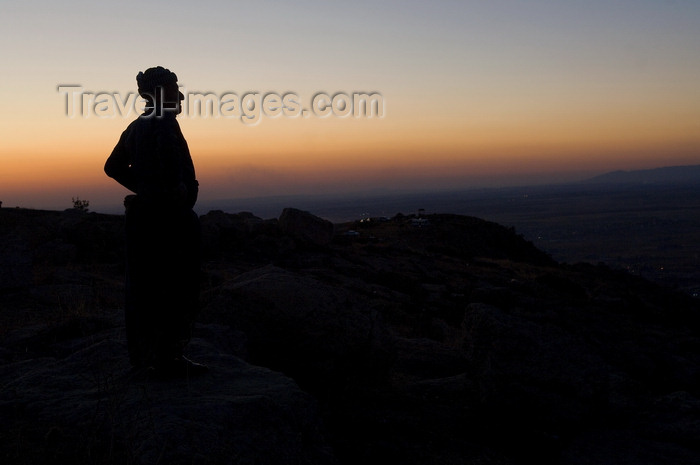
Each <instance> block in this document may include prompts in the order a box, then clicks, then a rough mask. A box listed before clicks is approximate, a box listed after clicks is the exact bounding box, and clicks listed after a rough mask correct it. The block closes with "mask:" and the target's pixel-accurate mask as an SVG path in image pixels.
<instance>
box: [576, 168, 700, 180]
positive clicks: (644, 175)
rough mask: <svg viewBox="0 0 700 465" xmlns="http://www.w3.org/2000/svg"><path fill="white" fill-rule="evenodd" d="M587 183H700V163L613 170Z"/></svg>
mask: <svg viewBox="0 0 700 465" xmlns="http://www.w3.org/2000/svg"><path fill="white" fill-rule="evenodd" d="M583 182H584V183H586V184H678V183H684V184H685V183H700V165H685V166H665V167H661V168H652V169H646V170H632V171H624V170H619V171H611V172H609V173H605V174H601V175H599V176H595V177H593V178H589V179H586V180H585V181H583Z"/></svg>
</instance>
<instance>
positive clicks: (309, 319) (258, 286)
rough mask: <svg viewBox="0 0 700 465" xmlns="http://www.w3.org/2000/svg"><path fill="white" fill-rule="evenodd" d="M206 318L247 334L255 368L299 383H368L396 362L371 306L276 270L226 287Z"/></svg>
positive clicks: (336, 288) (262, 270)
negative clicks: (281, 373)
mask: <svg viewBox="0 0 700 465" xmlns="http://www.w3.org/2000/svg"><path fill="white" fill-rule="evenodd" d="M203 318H209V319H212V320H213V321H217V322H222V323H225V324H228V325H230V326H231V327H232V328H233V329H236V330H240V331H242V332H243V333H245V335H246V337H247V339H248V351H249V354H250V357H251V360H252V361H253V362H254V363H257V364H261V365H265V366H270V367H272V368H274V369H279V370H283V371H285V372H286V373H289V374H291V375H293V376H295V379H305V380H307V381H311V382H313V381H316V380H321V381H322V382H323V383H327V382H330V381H332V380H337V381H343V380H347V379H348V378H353V379H358V378H361V379H365V380H366V379H368V378H375V377H377V376H382V375H383V374H385V373H386V371H387V370H388V367H389V366H390V364H391V363H392V360H393V346H392V340H391V338H390V336H389V334H388V331H387V329H386V327H385V325H384V323H383V321H382V318H381V316H380V314H379V312H378V311H376V310H374V309H373V308H372V306H371V303H370V302H369V301H367V300H364V299H363V298H362V297H361V296H359V295H357V294H355V293H353V292H352V291H349V290H347V289H344V288H343V287H340V286H333V285H331V284H327V283H324V282H321V281H319V280H318V279H316V278H313V277H310V276H304V275H301V274H298V273H294V272H291V271H287V270H285V269H282V268H278V267H275V266H273V265H268V266H264V267H261V268H258V269H255V270H253V271H250V272H248V273H244V274H242V275H240V276H238V277H237V278H235V279H233V280H231V281H229V282H227V283H225V284H224V285H222V286H221V288H220V289H219V291H218V296H217V298H216V299H214V300H213V301H212V302H211V303H210V304H209V305H208V306H207V307H206V308H205V310H204V315H203ZM297 377H299V378H297Z"/></svg>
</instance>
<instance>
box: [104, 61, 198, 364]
mask: <svg viewBox="0 0 700 465" xmlns="http://www.w3.org/2000/svg"><path fill="white" fill-rule="evenodd" d="M136 82H137V84H138V91H139V94H140V95H141V96H142V97H143V98H144V99H145V100H146V107H145V110H144V113H143V114H142V115H140V116H139V117H138V118H137V119H136V120H135V121H133V122H132V123H131V124H130V125H129V126H128V127H127V128H126V130H125V131H124V132H123V133H122V135H121V138H120V139H119V142H118V143H117V145H116V147H115V148H114V150H113V151H112V154H111V155H110V156H109V158H108V159H107V162H106V163H105V173H107V175H108V176H110V177H112V178H114V179H115V180H116V181H117V182H119V183H120V184H121V185H122V186H124V187H126V188H127V189H129V190H131V191H132V192H134V194H135V195H128V196H127V197H126V198H125V199H124V205H125V206H126V255H127V257H126V258H127V267H126V302H125V320H126V335H127V343H128V349H129V359H130V361H131V363H132V365H133V366H134V367H135V368H137V369H139V368H144V369H149V370H151V369H152V370H155V372H156V373H158V374H160V375H166V376H181V375H192V374H199V373H202V372H204V371H206V367H205V366H204V365H200V364H198V363H194V362H192V361H190V360H188V359H187V358H185V357H184V356H183V349H184V347H185V346H186V344H187V343H188V342H189V339H190V336H191V331H192V326H193V324H194V318H195V315H196V313H197V309H198V301H199V271H200V256H199V251H200V227H199V219H198V217H197V215H196V214H195V212H194V211H193V210H192V208H193V206H194V204H195V202H196V201H197V194H198V192H199V183H198V182H197V179H196V177H195V171H194V165H193V163H192V158H191V157H190V151H189V148H188V147H187V142H186V141H185V138H184V136H183V135H182V131H181V130H180V126H179V124H178V122H177V121H176V119H175V117H176V116H177V115H178V114H179V113H180V111H181V107H180V105H181V101H182V100H183V99H184V96H183V95H182V93H181V92H180V90H179V88H178V85H177V76H176V75H175V73H173V72H171V71H170V70H168V69H165V68H163V67H161V66H157V67H154V68H149V69H147V70H146V71H144V72H140V73H139V74H138V76H136Z"/></svg>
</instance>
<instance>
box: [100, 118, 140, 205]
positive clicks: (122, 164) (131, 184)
mask: <svg viewBox="0 0 700 465" xmlns="http://www.w3.org/2000/svg"><path fill="white" fill-rule="evenodd" d="M126 134H127V131H124V133H123V134H122V136H121V137H120V138H119V142H117V145H116V146H115V147H114V150H112V154H111V155H110V156H109V158H107V162H106V163H105V173H106V174H107V176H109V177H110V178H113V179H114V180H116V181H117V182H118V183H119V184H121V185H122V186H124V187H126V188H127V189H129V190H130V191H132V192H134V193H137V194H138V184H137V182H136V179H135V178H134V174H133V172H132V170H131V164H130V160H129V151H128V150H127V148H126V144H125V140H126Z"/></svg>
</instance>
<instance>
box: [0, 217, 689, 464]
mask: <svg viewBox="0 0 700 465" xmlns="http://www.w3.org/2000/svg"><path fill="white" fill-rule="evenodd" d="M201 220H202V226H203V231H204V237H205V241H204V246H205V258H206V260H205V263H204V267H203V273H202V279H201V286H202V303H201V304H202V308H201V315H200V318H199V323H198V325H197V327H196V331H195V334H194V338H193V340H192V343H191V344H190V346H189V355H190V356H191V357H192V358H194V359H196V360H198V361H202V362H204V363H207V364H208V365H209V366H210V368H211V372H210V373H209V374H207V375H205V376H203V377H199V378H193V379H182V380H175V381H163V380H155V379H144V378H138V377H135V376H133V375H132V374H131V373H130V371H129V366H128V362H127V360H126V353H125V352H126V349H125V340H124V334H123V324H122V293H123V264H122V255H123V241H122V233H123V218H122V217H120V216H116V215H100V214H95V213H83V212H78V211H66V212H51V211H34V210H21V209H12V210H8V209H1V210H0V461H1V462H2V463H3V464H25V463H26V464H35V463H72V464H116V463H119V464H125V463H127V464H156V463H161V464H192V463H194V464H270V465H273V464H274V465H284V464H319V465H320V464H352V465H355V464H361V463H369V464H373V463H380V464H381V463H386V464H405V465H412V464H415V465H419V464H420V465H431V464H435V465H438V464H439V465H450V464H480V465H483V464H530V463H533V464H558V463H561V464H635V465H641V464H694V463H700V445H699V444H700V443H699V442H698V441H697V439H698V438H699V437H700V332H699V330H700V305H699V303H698V301H697V300H696V299H692V298H691V297H690V296H688V295H687V294H684V293H676V292H674V291H671V290H669V289H668V288H665V287H660V286H658V285H656V284H653V283H651V282H649V281H646V280H644V279H643V278H641V277H638V276H633V275H631V274H629V273H626V272H623V271H616V270H612V269H610V268H608V267H606V266H603V265H593V264H569V265H565V264H560V263H557V262H555V261H554V260H553V259H551V258H550V257H549V256H548V255H546V254H545V253H543V252H541V251H540V250H538V249H537V248H536V247H535V246H534V245H533V244H531V243H530V242H527V241H526V240H525V239H523V238H522V237H520V236H519V235H517V234H516V233H515V232H514V231H513V230H512V229H509V228H506V227H503V226H500V225H498V224H496V223H490V222H487V221H484V220H480V219H477V218H474V217H468V216H457V215H448V214H441V215H427V216H425V217H423V218H416V217H414V216H403V215H396V216H393V217H392V218H390V219H381V220H379V219H377V220H370V221H363V222H361V223H360V222H357V223H344V224H336V225H332V224H331V223H329V222H327V221H325V220H322V219H320V218H317V217H315V216H313V215H310V214H307V213H304V212H301V211H298V210H293V209H288V210H285V211H284V212H283V213H282V215H281V216H280V217H279V218H278V219H272V220H263V219H260V218H257V217H256V216H254V215H252V214H250V213H240V214H225V213H222V212H216V211H214V212H210V213H208V214H206V215H203V216H202V218H201ZM154 279H156V278H155V277H154Z"/></svg>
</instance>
